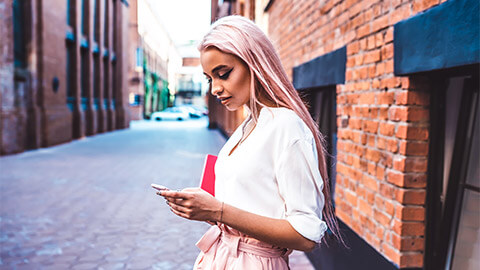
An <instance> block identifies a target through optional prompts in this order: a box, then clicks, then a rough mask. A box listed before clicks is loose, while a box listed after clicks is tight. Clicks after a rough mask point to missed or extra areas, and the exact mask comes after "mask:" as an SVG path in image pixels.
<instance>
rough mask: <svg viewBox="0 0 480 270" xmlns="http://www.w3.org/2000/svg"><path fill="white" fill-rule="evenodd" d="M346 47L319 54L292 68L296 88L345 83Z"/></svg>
mask: <svg viewBox="0 0 480 270" xmlns="http://www.w3.org/2000/svg"><path fill="white" fill-rule="evenodd" d="M346 63H347V47H345V46H344V47H342V48H340V49H338V50H335V51H333V52H330V53H327V54H324V55H322V56H319V57H317V58H315V59H313V60H310V61H309V62H306V63H304V64H301V65H299V66H297V67H294V68H293V86H294V87H295V88H296V89H297V90H301V89H307V88H312V87H323V86H328V85H336V84H344V83H345V67H346Z"/></svg>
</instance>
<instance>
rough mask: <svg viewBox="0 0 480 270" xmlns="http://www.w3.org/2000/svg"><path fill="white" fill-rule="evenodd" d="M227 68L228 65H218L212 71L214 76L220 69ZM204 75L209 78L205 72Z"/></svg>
mask: <svg viewBox="0 0 480 270" xmlns="http://www.w3.org/2000/svg"><path fill="white" fill-rule="evenodd" d="M225 67H227V65H218V66H216V67H214V68H213V69H212V74H213V73H215V72H217V71H218V70H220V69H222V68H225ZM203 74H204V75H205V76H208V74H207V73H205V72H203Z"/></svg>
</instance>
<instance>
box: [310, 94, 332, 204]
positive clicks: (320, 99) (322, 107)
mask: <svg viewBox="0 0 480 270" xmlns="http://www.w3.org/2000/svg"><path fill="white" fill-rule="evenodd" d="M304 93H305V98H304V99H305V100H306V101H307V103H308V104H309V110H310V114H311V115H312V117H313V119H314V120H315V122H317V124H318V127H319V129H320V132H321V133H322V134H323V136H324V137H325V141H326V147H327V149H326V150H327V152H328V156H327V157H326V162H327V170H328V177H329V178H330V183H331V184H330V188H331V194H332V199H333V198H334V192H335V178H336V166H335V164H336V156H337V106H336V104H337V101H336V87H335V86H327V87H318V88H313V89H310V90H305V92H304Z"/></svg>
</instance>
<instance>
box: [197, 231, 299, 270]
mask: <svg viewBox="0 0 480 270" xmlns="http://www.w3.org/2000/svg"><path fill="white" fill-rule="evenodd" d="M197 247H198V248H199V249H200V250H201V252H200V254H199V255H198V257H197V260H196V261H195V266H194V267H193V269H203V270H217V269H218V270H223V269H226V270H244V269H264V270H267V269H272V270H273V269H275V270H283V269H290V268H289V267H288V255H290V253H291V250H288V249H286V248H280V247H276V246H273V245H270V244H267V243H265V242H261V241H259V240H256V239H254V238H251V237H248V236H246V235H245V234H242V233H240V232H239V231H237V230H235V229H232V228H230V227H228V226H226V225H224V224H220V225H219V226H217V225H215V226H212V227H211V228H210V229H209V230H208V231H207V232H206V233H205V234H204V235H203V236H202V238H201V239H200V240H199V241H198V242H197Z"/></svg>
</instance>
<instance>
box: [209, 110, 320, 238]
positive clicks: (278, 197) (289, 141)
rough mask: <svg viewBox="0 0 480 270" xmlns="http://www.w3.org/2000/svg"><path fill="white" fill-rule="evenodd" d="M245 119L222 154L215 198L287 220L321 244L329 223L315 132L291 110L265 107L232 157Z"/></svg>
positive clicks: (217, 166)
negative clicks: (325, 214)
mask: <svg viewBox="0 0 480 270" xmlns="http://www.w3.org/2000/svg"><path fill="white" fill-rule="evenodd" d="M246 121H247V120H245V121H244V122H243V123H242V124H241V125H240V126H239V127H238V128H237V129H236V130H235V132H234V133H233V134H232V136H231V137H230V139H229V140H228V141H227V142H226V143H225V145H224V146H223V148H222V150H220V153H219V154H218V159H217V162H216V164H215V179H216V180H215V196H216V197H217V198H218V199H219V200H220V201H224V202H225V203H227V204H229V205H232V206H235V207H237V208H240V209H242V210H245V211H248V212H251V213H255V214H258V215H262V216H266V217H270V218H278V219H287V220H288V221H289V222H290V224H291V225H292V227H293V228H294V229H295V230H296V231H297V232H298V233H300V234H301V235H303V236H304V237H305V238H307V239H310V240H312V241H314V242H320V240H321V239H322V237H323V235H324V233H325V231H326V230H327V225H326V223H325V222H324V221H323V220H322V209H323V207H324V204H325V200H324V196H323V193H322V189H323V180H322V177H321V176H320V172H319V170H318V157H317V150H316V144H315V140H314V137H313V135H312V132H311V131H310V129H309V128H308V127H307V125H306V124H305V123H304V122H303V120H302V119H301V118H300V117H298V116H297V114H295V112H293V111H292V110H290V109H286V108H262V109H261V111H260V114H259V117H258V122H257V125H256V127H255V129H254V130H253V131H252V133H251V134H250V135H249V136H248V137H247V138H246V139H245V141H243V142H242V143H241V144H240V145H239V146H238V147H237V148H236V149H235V150H234V151H233V153H232V154H231V155H230V156H229V153H230V151H231V150H232V149H233V147H235V145H236V144H237V143H238V141H239V140H240V139H241V137H242V129H243V126H244V125H245V124H246Z"/></svg>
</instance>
